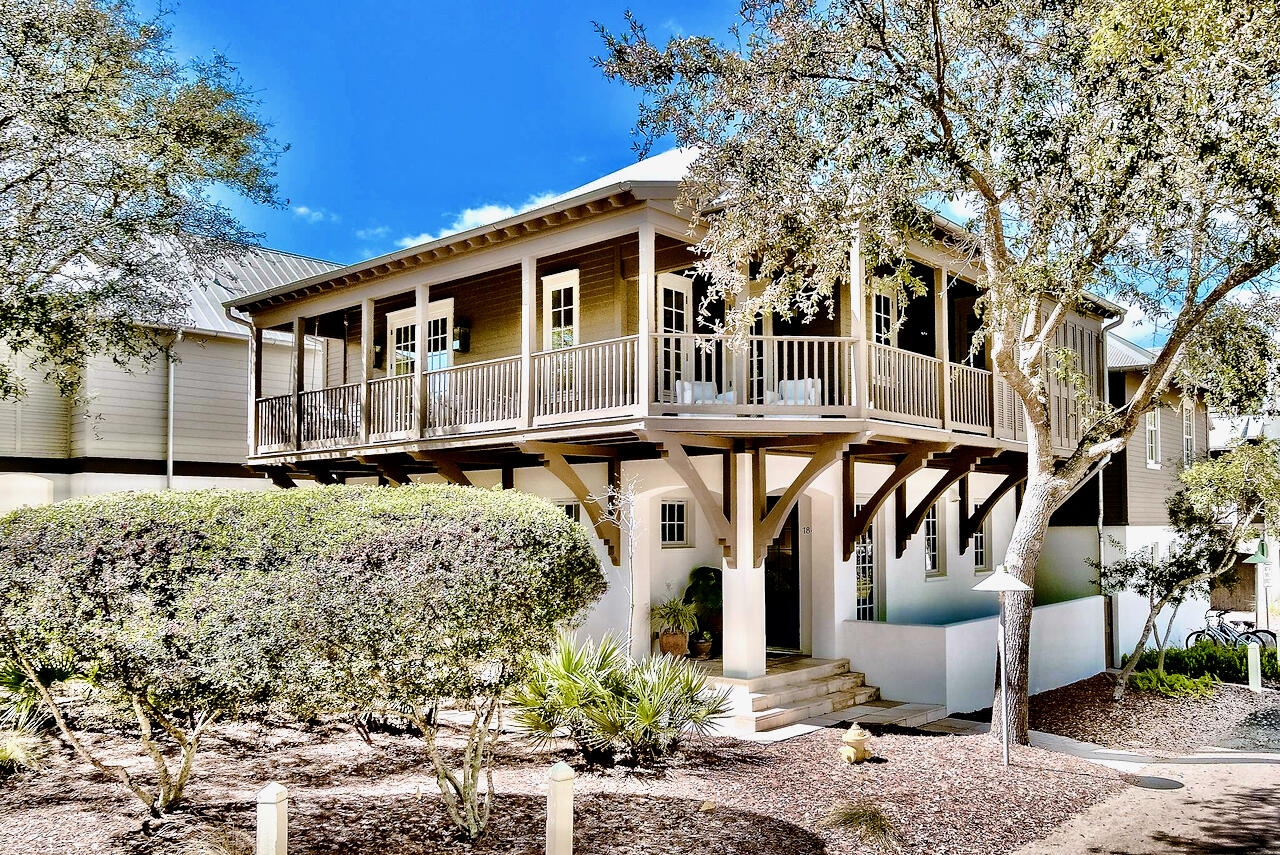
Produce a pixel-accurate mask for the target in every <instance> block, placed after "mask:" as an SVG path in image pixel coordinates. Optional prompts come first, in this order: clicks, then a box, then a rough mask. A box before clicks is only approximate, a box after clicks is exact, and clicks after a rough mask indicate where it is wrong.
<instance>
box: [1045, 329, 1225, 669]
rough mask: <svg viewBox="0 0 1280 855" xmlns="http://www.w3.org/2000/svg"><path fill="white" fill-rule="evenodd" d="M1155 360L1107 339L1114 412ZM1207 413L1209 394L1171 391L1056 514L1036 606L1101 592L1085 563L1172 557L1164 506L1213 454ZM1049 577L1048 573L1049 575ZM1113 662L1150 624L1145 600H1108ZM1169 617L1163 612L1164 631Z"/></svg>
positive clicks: (1190, 604) (1201, 605)
mask: <svg viewBox="0 0 1280 855" xmlns="http://www.w3.org/2000/svg"><path fill="white" fill-rule="evenodd" d="M1154 360H1155V354H1154V353H1152V352H1151V351H1149V350H1147V349H1146V348H1144V347H1141V346H1139V345H1137V344H1134V343H1133V342H1131V341H1129V340H1127V339H1125V338H1123V337H1121V336H1119V335H1116V334H1115V333H1113V332H1109V333H1107V376H1108V384H1107V394H1108V400H1109V402H1110V403H1111V404H1112V405H1113V406H1120V405H1122V404H1124V403H1125V402H1126V401H1128V400H1129V399H1130V398H1132V397H1133V395H1134V393H1135V392H1137V390H1138V385H1139V384H1140V383H1141V382H1142V377H1143V375H1144V374H1145V373H1146V371H1147V370H1148V367H1149V366H1150V365H1151V363H1152V362H1153V361H1154ZM1209 428H1210V418H1209V411H1208V409H1207V408H1206V406H1205V403H1204V400H1203V396H1201V395H1199V394H1196V393H1194V392H1193V393H1187V392H1184V391H1182V390H1180V389H1178V388H1176V387H1175V388H1173V389H1171V390H1170V391H1169V392H1167V393H1166V394H1165V396H1164V397H1163V399H1162V401H1161V406H1160V407H1159V408H1158V409H1156V410H1153V411H1152V412H1150V413H1148V414H1147V415H1146V416H1145V417H1144V419H1143V423H1142V426H1141V427H1140V428H1139V429H1138V431H1137V432H1135V433H1134V435H1133V436H1132V437H1130V439H1129V442H1128V444H1127V445H1126V446H1125V448H1124V450H1122V451H1120V452H1119V453H1118V454H1115V455H1112V457H1111V458H1110V460H1109V461H1107V463H1106V465H1105V466H1104V467H1103V471H1102V477H1101V480H1099V478H1098V477H1096V476H1095V477H1093V478H1091V479H1089V480H1088V481H1087V482H1085V484H1084V485H1082V486H1081V488H1080V489H1079V490H1077V491H1076V493H1075V495H1074V496H1072V497H1071V499H1070V500H1069V501H1068V502H1067V503H1066V504H1064V505H1063V507H1062V508H1060V509H1059V510H1058V512H1057V513H1055V514H1054V516H1053V518H1052V520H1051V522H1050V525H1051V528H1050V536H1049V538H1050V544H1051V546H1050V548H1049V549H1047V550H1046V551H1045V557H1044V559H1043V562H1042V565H1041V571H1042V572H1041V574H1040V575H1039V576H1038V577H1037V579H1036V600H1037V602H1043V603H1053V602H1059V601H1063V600H1070V599H1073V598H1077V597H1081V596H1085V595H1087V594H1096V593H1098V590H1099V588H1098V575H1097V572H1096V571H1095V570H1094V569H1093V567H1092V566H1090V565H1089V564H1088V563H1086V562H1085V559H1086V558H1087V559H1090V560H1093V561H1097V560H1099V558H1101V560H1102V561H1104V562H1108V561H1114V560H1116V559H1117V558H1119V557H1120V556H1121V555H1122V554H1124V553H1126V552H1134V551H1137V550H1142V549H1154V550H1156V552H1157V553H1158V554H1161V555H1164V554H1167V553H1168V550H1169V547H1170V543H1171V542H1172V540H1173V532H1172V529H1171V528H1170V526H1169V513H1168V508H1167V506H1166V501H1167V500H1168V498H1169V497H1170V496H1172V495H1173V494H1174V493H1175V492H1176V491H1177V490H1178V488H1179V487H1180V486H1181V482H1180V481H1179V480H1178V473H1179V472H1181V471H1182V470H1183V469H1185V468H1186V467H1187V466H1190V465H1191V464H1192V463H1194V462H1195V461H1196V460H1197V459H1200V458H1203V457H1206V456H1207V455H1208V453H1209ZM1045 571H1047V572H1045ZM1109 606H1110V608H1109V611H1108V623H1107V637H1108V641H1109V654H1110V662H1111V663H1112V664H1117V663H1119V661H1120V658H1121V656H1123V655H1124V654H1126V653H1129V652H1131V651H1132V650H1133V646H1134V645H1135V644H1136V643H1137V641H1138V637H1139V636H1140V635H1141V633H1142V627H1143V623H1144V622H1145V620H1146V615H1147V611H1146V601H1145V600H1144V599H1143V598H1140V597H1138V596H1137V595H1136V594H1132V593H1128V592H1125V593H1121V594H1118V595H1115V596H1113V597H1110V598H1109ZM1208 606H1209V604H1208V602H1207V601H1205V600H1189V601H1187V602H1186V603H1184V604H1183V605H1182V606H1181V607H1180V608H1179V609H1178V611H1177V616H1176V618H1177V619H1176V621H1175V624H1174V631H1173V633H1172V638H1173V639H1174V641H1175V642H1176V643H1178V644H1181V643H1182V639H1184V638H1185V637H1186V636H1187V633H1189V632H1190V631H1191V630H1192V629H1197V628H1200V627H1203V626H1204V614H1205V609H1207V608H1208ZM1169 614H1170V612H1165V613H1163V619H1162V622H1161V624H1160V627H1161V630H1162V631H1163V629H1164V627H1165V625H1166V624H1165V623H1164V622H1163V621H1165V620H1167V619H1168V617H1169Z"/></svg>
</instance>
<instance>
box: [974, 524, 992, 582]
mask: <svg viewBox="0 0 1280 855" xmlns="http://www.w3.org/2000/svg"><path fill="white" fill-rule="evenodd" d="M989 523H990V520H983V521H982V525H980V526H978V528H977V529H976V530H975V531H974V533H973V541H972V544H973V572H974V573H986V572H987V571H988V570H990V569H991V564H990V562H989V557H988V555H987V526H988V525H989Z"/></svg>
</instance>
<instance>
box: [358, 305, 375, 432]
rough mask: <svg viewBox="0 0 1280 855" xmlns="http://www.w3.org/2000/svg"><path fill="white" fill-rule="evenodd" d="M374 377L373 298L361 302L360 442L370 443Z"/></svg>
mask: <svg viewBox="0 0 1280 855" xmlns="http://www.w3.org/2000/svg"><path fill="white" fill-rule="evenodd" d="M372 378H373V299H372V298H369V297H366V298H365V299H364V300H362V301H361V302H360V444H361V445H368V443H369V381H370V380H371V379H372Z"/></svg>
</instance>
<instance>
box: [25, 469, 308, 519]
mask: <svg viewBox="0 0 1280 855" xmlns="http://www.w3.org/2000/svg"><path fill="white" fill-rule="evenodd" d="M302 483H303V484H304V485H305V484H310V482H302ZM211 487H218V488H222V489H227V490H270V489H274V487H273V485H272V484H271V481H269V480H268V479H266V478H204V477H200V478H196V477H190V476H183V475H178V476H175V477H174V479H173V488H174V489H175V490H203V489H206V488H211ZM164 488H165V478H164V476H163V475H122V474H118V473H111V472H79V473H72V474H67V473H57V472H54V473H47V472H0V513H7V512H8V511H11V510H15V509H17V508H21V507H27V506H35V505H46V504H49V503H50V502H60V501H62V500H63V499H70V498H73V497H75V496H91V495H97V494H100V493H116V492H120V491H122V490H163V489H164Z"/></svg>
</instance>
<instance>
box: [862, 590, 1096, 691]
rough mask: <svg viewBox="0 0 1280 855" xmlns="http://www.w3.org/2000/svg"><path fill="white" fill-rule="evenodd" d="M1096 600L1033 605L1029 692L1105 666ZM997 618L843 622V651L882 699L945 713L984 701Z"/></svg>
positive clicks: (990, 679)
mask: <svg viewBox="0 0 1280 855" xmlns="http://www.w3.org/2000/svg"><path fill="white" fill-rule="evenodd" d="M1104 602H1105V601H1104V599H1103V598H1102V597H1101V596H1094V597H1084V598H1081V599H1078V600H1072V601H1069V602H1063V603H1055V604H1053V605H1048V606H1038V607H1037V608H1036V609H1035V610H1034V613H1033V615H1032V618H1031V665H1030V667H1031V673H1030V681H1031V685H1030V689H1031V693H1032V694H1036V693H1038V692H1044V691H1047V690H1049V689H1054V688H1057V687H1058V686H1064V685H1067V684H1068V683H1074V682H1075V681H1077V680H1083V679H1085V678H1086V677H1091V676H1093V675H1094V674H1097V673H1098V672H1100V671H1102V670H1103V669H1104V668H1105V667H1106V651H1105V643H1104V640H1103V621H1104V619H1105V613H1104ZM997 622H998V621H997V618H995V617H986V618H978V619H975V620H968V621H960V622H957V623H951V624H946V625H944V626H930V625H921V624H892V623H875V622H868V621H846V622H845V623H844V624H843V626H842V630H843V632H842V636H843V639H844V644H845V646H846V650H847V651H848V652H847V653H846V654H845V655H847V656H849V657H850V660H851V661H852V662H854V663H856V664H855V668H856V670H859V671H862V672H863V673H865V674H866V675H867V682H868V683H870V684H871V685H875V686H879V687H880V693H881V695H882V696H883V697H885V698H889V699H892V700H897V701H911V702H915V703H930V704H943V705H945V706H946V707H947V710H948V712H971V711H973V710H977V709H983V708H985V707H988V706H990V705H991V693H992V688H993V687H994V685H995V673H996V672H995V663H996V653H995V650H996V625H997Z"/></svg>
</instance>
